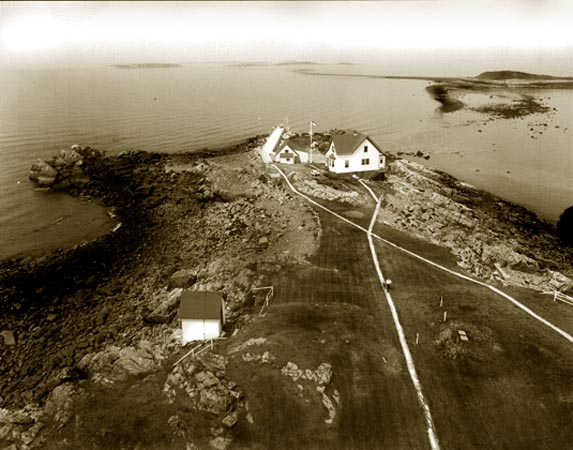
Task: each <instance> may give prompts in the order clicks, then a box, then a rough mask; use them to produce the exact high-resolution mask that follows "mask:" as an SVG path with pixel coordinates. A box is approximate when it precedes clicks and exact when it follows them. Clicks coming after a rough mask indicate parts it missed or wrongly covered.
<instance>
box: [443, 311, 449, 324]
mask: <svg viewBox="0 0 573 450" xmlns="http://www.w3.org/2000/svg"><path fill="white" fill-rule="evenodd" d="M446 320H448V312H447V311H444V322H445V321H446Z"/></svg>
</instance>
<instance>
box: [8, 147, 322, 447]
mask: <svg viewBox="0 0 573 450" xmlns="http://www.w3.org/2000/svg"><path fill="white" fill-rule="evenodd" d="M258 144H259V141H258V140H257V139H250V140H249V141H246V142H244V143H242V144H240V145H237V146H234V147H231V148H229V149H227V150H226V151H225V150H224V151H221V152H210V151H208V150H205V151H204V152H202V153H200V154H172V155H164V154H153V153H144V152H135V151H134V152H126V153H123V154H119V155H116V156H107V155H105V154H104V153H103V152H100V151H98V150H94V149H90V148H88V147H86V148H81V147H80V148H77V147H75V148H72V149H69V150H66V151H65V152H60V153H59V154H58V155H57V156H56V157H55V158H53V159H51V160H47V161H45V163H46V165H45V164H43V163H36V164H35V165H34V170H33V172H34V173H33V174H31V175H32V176H33V177H35V176H37V179H38V182H39V180H40V178H49V177H44V176H45V175H54V176H53V177H51V178H53V181H50V182H49V183H48V182H47V181H44V182H43V183H46V184H50V187H49V189H51V190H53V191H60V192H68V193H70V194H72V195H79V196H83V197H89V198H92V199H93V201H98V202H102V203H103V204H104V205H106V206H108V207H110V208H114V211H115V214H116V216H117V219H118V221H120V222H121V223H122V226H121V227H120V228H119V229H117V231H115V232H112V233H109V234H108V235H106V236H102V237H101V238H99V239H97V240H95V241H93V242H90V243H87V244H85V245H79V246H77V247H76V248H73V249H69V250H59V251H56V252H53V253H51V254H48V255H44V256H42V257H40V258H18V259H13V260H10V261H3V262H2V263H1V264H2V267H1V269H2V270H1V271H0V274H1V275H0V312H1V314H0V330H10V331H11V333H12V334H13V336H14V338H15V345H2V342H0V408H3V409H2V423H0V429H2V430H3V431H6V433H4V432H1V433H0V448H4V447H5V446H8V445H11V444H15V445H17V446H18V448H28V447H29V448H32V447H34V446H36V447H38V446H44V448H50V446H49V445H50V439H52V440H53V439H56V437H54V436H56V435H57V433H56V434H54V432H55V431H54V430H55V429H54V428H52V425H51V424H52V423H53V422H52V420H51V419H49V420H46V421H42V420H35V419H34V417H35V416H34V417H32V416H30V415H28V418H27V419H26V420H25V423H20V422H21V420H20V418H19V417H23V416H21V415H19V414H20V413H21V412H22V411H25V413H26V414H28V413H27V412H26V411H28V410H27V409H25V408H28V409H29V408H32V410H33V411H36V409H37V410H39V411H44V410H45V409H46V408H47V407H48V404H49V399H51V398H52V399H56V398H60V397H62V398H63V400H62V402H63V404H64V405H68V404H69V403H70V404H71V405H72V406H71V407H70V408H75V409H72V410H73V414H75V415H77V416H78V417H79V419H78V420H79V421H80V424H81V423H82V422H81V420H82V417H84V416H85V415H86V414H87V411H82V410H77V406H74V405H76V404H77V405H81V404H84V403H85V401H84V400H85V398H92V397H93V395H95V394H93V389H94V388H93V386H97V389H100V391H97V392H99V394H97V395H95V397H94V398H107V396H109V397H110V398H113V399H114V400H115V399H118V398H121V396H119V395H116V394H113V392H115V391H113V389H116V387H115V386H116V385H118V386H119V385H121V384H122V383H124V384H127V385H132V384H133V383H134V382H135V381H137V380H138V379H140V378H141V377H147V376H151V375H150V373H151V374H153V373H155V371H161V370H163V369H162V368H163V366H164V361H165V360H169V358H172V357H174V355H177V354H178V352H181V331H180V329H179V328H180V326H179V324H178V322H177V320H175V319H174V315H173V314H171V313H169V314H165V316H166V320H161V321H154V320H149V318H150V317H154V314H155V312H156V311H162V310H163V309H164V305H165V304H166V302H167V303H169V299H170V293H171V292H172V290H173V288H174V286H175V285H177V286H178V285H179V284H181V283H182V282H183V281H184V283H185V285H186V286H191V289H195V290H217V291H220V292H221V293H222V295H223V297H224V298H225V299H226V305H227V311H226V313H227V314H226V315H227V326H226V331H227V332H228V333H232V332H233V331H234V330H235V329H238V328H239V327H241V326H243V325H244V324H245V323H247V322H248V321H249V320H250V317H252V316H253V312H258V310H259V308H260V305H257V300H256V298H255V296H254V295H253V293H252V288H253V287H255V286H264V285H267V284H268V283H269V281H270V280H271V277H272V276H273V274H274V273H276V272H277V271H278V270H280V268H281V267H282V266H283V265H284V264H297V262H298V261H301V260H303V259H304V258H305V257H306V256H308V255H309V254H311V253H312V252H313V251H314V249H316V248H317V246H318V239H319V235H320V234H319V227H318V222H317V217H316V215H315V213H314V212H313V211H312V209H311V208H310V207H309V206H308V205H305V204H304V202H302V201H301V200H299V199H298V198H297V197H295V196H293V195H292V194H290V193H289V192H288V191H287V189H286V188H285V187H284V186H283V185H282V183H281V182H280V180H276V179H273V178H271V177H269V176H268V175H267V173H266V170H265V168H264V167H263V166H262V165H261V163H260V161H259V160H258V159H257V157H256V155H255V153H254V152H252V150H253V149H255V148H256V146H257V145H258ZM78 155H79V156H78ZM214 155H217V156H216V157H211V156H214ZM56 160H57V161H56ZM47 166H49V167H51V168H52V169H54V170H55V171H56V173H55V174H54V173H53V172H52V171H50V170H49V169H47ZM183 275H185V280H183V281H181V279H182V277H183ZM172 306H173V305H171V303H169V308H168V309H170V311H171V312H172V310H173V308H172ZM175 307H176V305H175ZM155 315H157V314H155ZM100 381H101V382H100ZM107 381H112V383H107ZM118 383H119V384H118ZM136 384H137V383H136ZM61 386H72V387H73V389H71V390H70V389H68V388H65V389H64V388H61ZM90 386H92V387H91V388H90ZM162 386H163V382H161V383H160V385H158V386H157V389H155V390H153V391H152V392H150V393H148V395H151V396H153V395H154V394H155V393H157V394H158V395H159V397H158V398H160V399H163V400H165V397H164V396H163V394H161V389H162ZM117 389H119V388H117ZM134 389H139V388H135V387H134ZM68 391H70V392H68ZM54 392H56V394H57V395H56V394H54ZM90 392H91V393H90ZM109 392H112V394H110V393H109ZM66 393H69V394H70V395H69V396H67V394H66ZM64 394H66V395H64ZM90 395H91V396H92V397H90ZM98 396H99V397H98ZM69 398H72V399H74V400H73V401H71V400H69ZM66 399H68V400H66ZM76 400H77V401H76ZM163 400H161V401H163ZM94 401H95V400H94ZM110 401H111V400H110ZM161 401H158V402H159V403H158V408H161V406H160V403H161ZM100 406H101V405H100ZM66 408H67V406H66ZM169 408H171V409H170V411H171V410H172V409H173V408H175V407H171V406H169ZM56 409H57V408H56ZM137 409H138V408H137V407H134V408H131V407H130V408H128V410H127V412H126V413H125V414H124V417H122V418H121V419H119V418H118V420H121V421H122V423H130V422H129V420H131V419H133V420H135V419H134V417H132V416H130V412H129V411H132V414H136V410H137ZM32 410H30V411H32ZM66 411H68V410H66ZM68 412H69V411H68ZM68 412H63V413H61V415H62V414H63V415H64V416H65V415H66V414H68ZM31 414H32V413H31ZM33 414H36V413H35V412H33ZM70 414H71V413H70ZM122 414H123V413H122ZM174 415H176V412H174V413H173V414H171V416H174ZM171 416H169V417H171ZM30 417H31V418H30ZM66 417H67V416H66ZM193 417H195V416H193ZM193 417H192V418H191V419H189V420H191V422H193V421H194V420H203V419H200V418H193ZM86 420H87V419H86ZM173 420H175V419H173ZM6 424H9V425H10V428H9V429H8V428H5V429H4V428H2V427H4V426H5V425H6ZM108 425H109V424H108ZM6 426H7V425H6ZM32 427H36V428H32ZM66 427H67V425H66V426H64V428H63V431H62V433H64V434H65V430H66V429H67V428H66ZM39 428H41V431H39ZM166 429H167V426H166ZM30 430H31V431H30ZM86 432H87V431H86ZM127 432H128V431H127V430H126V433H127ZM26 433H28V434H26ZM58 433H59V432H58ZM174 433H175V431H174ZM32 435H33V436H32ZM36 435H37V437H36ZM42 436H43V437H45V438H46V439H47V441H46V442H44V443H42V442H43V441H42V439H43V438H42ZM225 436H226V435H225ZM225 436H217V437H220V438H221V439H218V440H216V439H217V438H215V437H214V436H211V439H212V440H216V442H217V445H222V443H223V441H225V442H227V440H226V439H227V437H225ZM80 437H81V436H80ZM92 438H93V439H95V438H94V437H93V436H92V437H91V438H89V439H92ZM89 439H88V441H82V440H81V439H80V441H76V444H77V446H76V447H75V448H82V446H83V447H84V448H85V447H90V448H91V447H93V443H94V441H93V439H92V440H89ZM126 439H127V438H126ZM70 442H71V441H70ZM54 445H55V444H54V443H52V447H53V448H62V447H61V446H60V447H58V446H55V447H54ZM26 446H28V447H26ZM134 447H135V444H134ZM70 448H71V447H70Z"/></svg>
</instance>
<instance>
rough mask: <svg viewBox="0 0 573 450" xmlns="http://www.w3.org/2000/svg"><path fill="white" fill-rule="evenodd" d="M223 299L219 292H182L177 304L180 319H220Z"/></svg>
mask: <svg viewBox="0 0 573 450" xmlns="http://www.w3.org/2000/svg"><path fill="white" fill-rule="evenodd" d="M222 301H223V297H221V294H220V293H219V292H213V291H190V290H187V289H185V290H183V292H182V293H181V303H180V304H179V318H180V319H214V320H219V319H221V318H222V315H221V314H222V310H221V309H222V308H223V304H222Z"/></svg>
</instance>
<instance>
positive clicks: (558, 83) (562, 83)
mask: <svg viewBox="0 0 573 450" xmlns="http://www.w3.org/2000/svg"><path fill="white" fill-rule="evenodd" d="M293 72H295V73H299V74H301V75H314V76H328V77H352V78H372V79H388V80H420V81H432V82H435V83H456V84H464V86H463V87H465V88H467V89H488V88H494V89H495V88H520V87H525V88H539V89H544V88H545V89H547V88H551V89H573V79H571V78H557V77H555V78H548V79H517V78H515V79H513V78H512V79H506V80H493V79H481V78H478V77H437V76H409V75H375V74H359V73H329V72H314V71H312V70H310V69H297V70H293ZM460 87H461V86H460Z"/></svg>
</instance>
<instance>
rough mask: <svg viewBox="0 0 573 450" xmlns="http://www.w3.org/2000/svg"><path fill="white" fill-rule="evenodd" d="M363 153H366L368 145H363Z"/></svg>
mask: <svg viewBox="0 0 573 450" xmlns="http://www.w3.org/2000/svg"><path fill="white" fill-rule="evenodd" d="M364 153H368V146H367V145H365V146H364Z"/></svg>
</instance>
